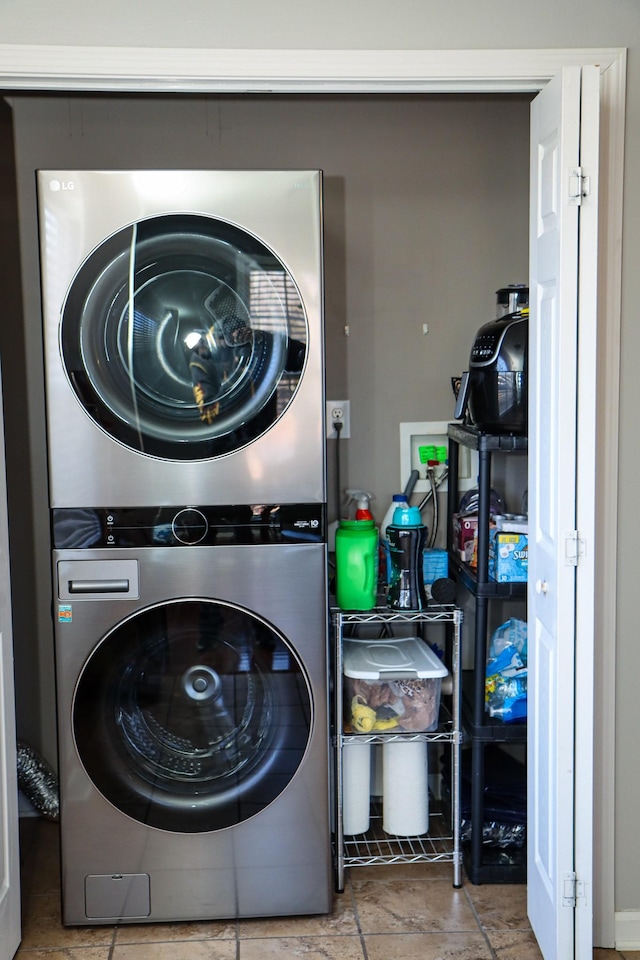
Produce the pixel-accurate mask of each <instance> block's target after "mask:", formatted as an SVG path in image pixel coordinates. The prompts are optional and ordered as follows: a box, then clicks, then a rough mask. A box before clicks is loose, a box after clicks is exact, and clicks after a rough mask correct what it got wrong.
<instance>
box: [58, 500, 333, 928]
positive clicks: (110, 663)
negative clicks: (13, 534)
mask: <svg viewBox="0 0 640 960" xmlns="http://www.w3.org/2000/svg"><path fill="white" fill-rule="evenodd" d="M322 510H323V508H322V507H319V506H318V505H306V506H305V505H293V506H292V505H286V506H282V507H279V508H277V507H272V508H269V509H264V508H262V509H259V508H255V510H254V511H253V512H246V511H243V508H238V509H237V510H236V511H235V512H233V513H229V512H228V511H227V510H226V508H225V509H213V508H211V509H208V510H206V511H202V512H200V511H195V510H194V509H193V508H185V509H184V510H177V511H176V510H174V509H166V508H158V509H153V508H144V509H140V510H132V509H128V510H126V511H117V510H115V511H107V510H88V509H84V510H82V511H68V510H66V509H62V510H54V512H53V530H54V541H55V543H56V549H55V550H54V552H53V570H54V581H55V584H56V601H55V645H56V678H57V698H58V735H59V760H60V770H59V773H60V795H61V851H62V897H63V922H64V923H65V924H100V923H120V922H137V923H139V922H147V921H148V922H153V921H161V920H195V919H205V918H206V919H212V918H222V917H228V918H231V917H251V916H276V915H282V914H312V913H326V912H328V911H329V909H330V904H331V886H332V884H331V854H330V835H329V813H328V811H329V787H328V767H329V758H328V749H329V736H328V720H327V699H328V691H327V623H326V590H327V584H326V544H325V543H324V542H323V538H322V535H321V531H322V528H323V524H324V518H323V512H322ZM185 542H186V543H187V544H188V545H184V544H185ZM60 544H63V545H66V546H63V547H62V548H60ZM73 544H76V545H75V546H73ZM107 544H111V547H109V546H107Z"/></svg>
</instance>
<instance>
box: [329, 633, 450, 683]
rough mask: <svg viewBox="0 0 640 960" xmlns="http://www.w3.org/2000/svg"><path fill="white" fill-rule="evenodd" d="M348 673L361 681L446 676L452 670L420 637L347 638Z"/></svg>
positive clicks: (345, 662) (345, 647)
mask: <svg viewBox="0 0 640 960" xmlns="http://www.w3.org/2000/svg"><path fill="white" fill-rule="evenodd" d="M343 657H344V673H345V676H347V677H353V678H356V679H359V680H397V679H403V678H407V677H408V678H415V679H424V678H427V677H446V676H447V674H448V672H449V671H448V670H447V668H446V667H445V665H444V664H443V663H442V661H441V660H440V659H439V658H438V657H437V656H436V654H435V653H434V652H433V650H432V649H431V647H430V646H429V645H428V644H427V643H425V642H424V640H421V639H420V637H395V638H394V639H393V640H357V639H354V640H345V641H344V650H343Z"/></svg>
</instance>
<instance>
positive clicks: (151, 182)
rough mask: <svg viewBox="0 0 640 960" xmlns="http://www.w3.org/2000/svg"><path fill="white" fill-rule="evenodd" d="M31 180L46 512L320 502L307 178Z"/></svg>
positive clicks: (318, 301) (169, 174)
mask: <svg viewBox="0 0 640 960" xmlns="http://www.w3.org/2000/svg"><path fill="white" fill-rule="evenodd" d="M37 184H38V205H39V223H40V243H41V272H42V302H43V314H44V332H45V363H46V371H45V374H46V395H47V417H48V440H49V470H50V500H51V506H52V507H81V506H82V507H92V506H104V505H105V504H109V505H111V506H113V507H116V506H129V507H132V506H142V505H146V504H168V505H172V504H177V503H207V504H225V503H255V502H256V501H257V500H262V501H266V502H278V503H286V502H301V501H305V502H323V501H324V500H325V499H326V496H325V481H324V423H323V416H324V402H323V362H324V358H323V287H322V175H321V173H320V172H319V171H247V170H245V171H222V170H208V171H202V170H199V171H198V170H189V171H162V170H144V171H61V170H55V171H52V170H49V171H39V172H38V180H37Z"/></svg>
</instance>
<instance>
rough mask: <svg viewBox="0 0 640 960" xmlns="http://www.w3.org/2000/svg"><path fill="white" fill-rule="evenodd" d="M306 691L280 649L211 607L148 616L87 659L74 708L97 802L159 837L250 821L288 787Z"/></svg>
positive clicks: (247, 620) (133, 620)
mask: <svg viewBox="0 0 640 960" xmlns="http://www.w3.org/2000/svg"><path fill="white" fill-rule="evenodd" d="M312 722H313V702H312V697H311V692H310V686H309V683H308V680H307V677H306V674H305V672H304V671H303V668H302V666H301V664H300V661H299V660H298V658H297V656H296V654H295V653H294V651H293V649H292V648H291V646H290V644H289V643H288V642H287V641H286V639H285V638H284V637H283V636H281V635H280V634H279V633H278V632H276V630H275V629H274V628H273V627H272V626H270V625H269V624H268V623H267V622H266V621H264V620H262V619H260V618H259V617H257V616H256V615H255V614H252V613H250V612H249V611H247V610H244V609H243V608H241V607H238V606H234V605H232V604H227V603H224V602H221V601H217V600H178V601H171V602H167V603H162V604H158V605H155V606H153V607H148V608H146V609H144V610H142V611H140V612H138V613H136V614H134V615H133V616H132V617H130V618H129V619H127V620H126V621H123V622H122V623H120V624H119V625H118V626H117V627H115V628H114V629H113V630H112V631H111V632H110V633H109V634H108V635H107V636H105V637H104V638H103V640H102V641H101V643H100V644H99V645H98V646H97V648H96V649H95V650H94V652H93V653H92V655H91V657H90V658H89V660H88V661H87V663H86V665H85V667H84V669H83V671H82V674H81V676H80V678H79V681H78V684H77V687H76V692H75V697H74V702H73V731H74V737H75V743H76V747H77V750H78V753H79V756H80V758H81V760H82V763H83V765H84V767H85V770H86V772H87V774H88V776H89V777H90V778H91V780H92V781H93V783H94V784H95V786H96V787H97V789H98V790H99V791H100V792H101V794H102V795H103V796H104V797H105V798H106V799H107V800H108V801H109V802H110V803H112V804H113V805H114V806H115V807H117V808H118V809H119V810H121V811H122V812H123V813H125V814H126V815H127V816H129V817H131V818H133V819H134V820H137V821H139V822H141V823H144V824H147V825H149V826H152V827H157V828H159V829H161V830H167V831H171V832H178V833H199V832H205V831H211V830H219V829H221V828H223V827H229V826H233V825H234V824H237V823H240V822H241V821H243V820H247V819H248V818H249V817H252V816H255V814H257V813H259V812H260V811H261V810H262V809H263V808H264V807H266V806H267V805H268V804H270V803H271V802H272V801H273V800H275V798H276V797H278V796H279V795H280V794H281V793H282V791H283V790H285V789H286V787H287V784H288V783H289V782H290V781H291V779H292V778H293V777H294V776H295V773H296V770H297V769H298V767H299V766H300V764H301V762H302V759H303V756H304V753H305V751H306V749H307V744H308V741H309V737H310V734H311V728H312Z"/></svg>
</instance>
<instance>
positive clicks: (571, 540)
mask: <svg viewBox="0 0 640 960" xmlns="http://www.w3.org/2000/svg"><path fill="white" fill-rule="evenodd" d="M586 555H587V541H586V540H583V539H582V537H580V536H579V535H578V531H577V530H567V531H566V533H565V535H564V565H565V567H577V566H578V561H579V559H580V557H586Z"/></svg>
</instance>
